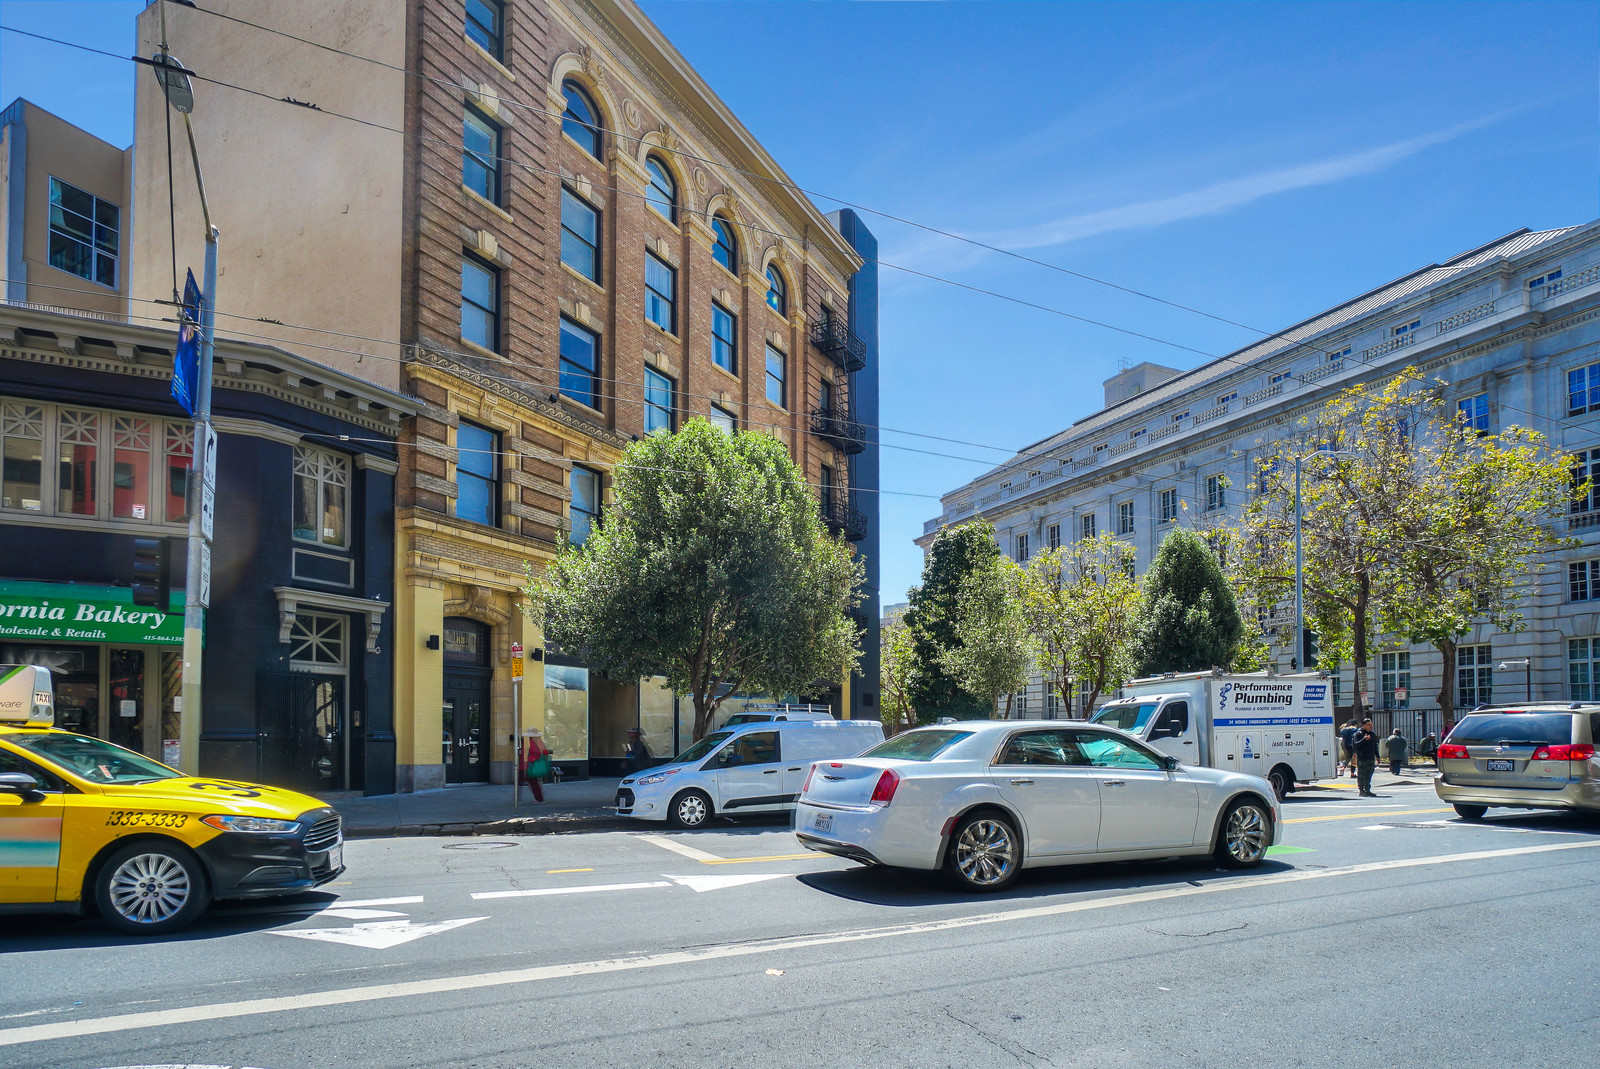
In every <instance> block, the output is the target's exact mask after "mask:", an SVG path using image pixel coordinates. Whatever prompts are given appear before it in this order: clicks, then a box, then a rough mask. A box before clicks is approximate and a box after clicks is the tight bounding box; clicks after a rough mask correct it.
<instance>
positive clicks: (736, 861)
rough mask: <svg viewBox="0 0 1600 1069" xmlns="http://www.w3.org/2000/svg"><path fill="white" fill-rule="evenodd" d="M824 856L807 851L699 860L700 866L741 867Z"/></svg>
mask: <svg viewBox="0 0 1600 1069" xmlns="http://www.w3.org/2000/svg"><path fill="white" fill-rule="evenodd" d="M826 856H827V855H826V854H818V853H814V852H812V851H807V852H806V853H804V854H773V855H772V856H770V857H719V858H717V859H716V860H715V861H712V860H711V859H710V858H705V859H702V860H701V862H700V864H702V865H743V864H745V863H747V862H751V861H800V860H802V859H804V858H808V857H815V858H822V857H826Z"/></svg>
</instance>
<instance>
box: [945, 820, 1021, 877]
mask: <svg viewBox="0 0 1600 1069" xmlns="http://www.w3.org/2000/svg"><path fill="white" fill-rule="evenodd" d="M1016 867H1017V843H1016V839H1015V838H1014V837H1013V836H1012V834H1011V829H1010V828H1008V827H1006V826H1005V825H1004V824H1002V823H1001V822H1000V821H998V820H975V821H973V822H972V823H971V824H968V825H967V826H966V827H965V828H963V829H962V830H961V835H960V836H959V837H957V839H956V868H957V869H958V870H959V871H960V873H961V877H962V879H964V880H966V881H967V882H968V883H972V884H977V885H978V886H981V887H987V886H990V885H991V884H996V883H999V882H1001V881H1002V880H1004V879H1005V878H1006V877H1008V876H1010V875H1011V871H1012V870H1013V869H1014V868H1016Z"/></svg>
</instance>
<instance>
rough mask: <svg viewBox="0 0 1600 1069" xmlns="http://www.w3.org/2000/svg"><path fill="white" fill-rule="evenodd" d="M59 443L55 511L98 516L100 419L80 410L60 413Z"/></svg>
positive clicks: (93, 414) (66, 410)
mask: <svg viewBox="0 0 1600 1069" xmlns="http://www.w3.org/2000/svg"><path fill="white" fill-rule="evenodd" d="M57 434H58V437H57V440H56V448H57V455H56V468H57V472H58V482H57V487H58V490H59V494H58V497H57V499H56V511H58V512H60V513H64V514H67V515H72V516H93V515H95V513H96V503H95V502H96V497H95V460H96V459H97V457H98V455H99V451H100V416H99V414H98V413H96V412H83V411H79V410H77V409H71V408H64V409H62V410H61V421H60V426H59V428H58V432H57Z"/></svg>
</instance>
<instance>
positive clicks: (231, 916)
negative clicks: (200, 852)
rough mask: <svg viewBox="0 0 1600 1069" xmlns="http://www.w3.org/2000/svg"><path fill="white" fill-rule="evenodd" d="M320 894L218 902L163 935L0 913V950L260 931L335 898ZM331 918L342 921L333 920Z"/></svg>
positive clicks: (95, 921)
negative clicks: (193, 920)
mask: <svg viewBox="0 0 1600 1069" xmlns="http://www.w3.org/2000/svg"><path fill="white" fill-rule="evenodd" d="M338 901H339V900H338V899H337V898H335V897H332V896H330V895H326V894H320V893H316V894H303V895H293V896H289V897H285V898H275V899H265V900H262V901H257V902H223V903H220V904H218V905H215V906H212V907H211V908H210V909H208V910H207V911H206V912H204V913H202V914H201V915H200V917H199V919H197V920H196V921H195V922H194V923H193V924H192V925H190V926H189V927H187V928H185V929H183V930H182V931H181V932H173V933H172V934H171V935H165V936H148V935H123V934H122V933H121V932H118V931H116V930H114V929H113V928H111V927H110V926H109V925H107V924H105V923H104V922H103V921H101V920H100V918H99V917H98V916H94V915H89V916H84V917H73V916H68V915H65V914H60V913H44V914H39V915H37V916H29V915H25V914H19V915H15V916H7V917H0V947H3V948H4V953H13V952H16V951H25V950H82V949H86V948H93V947H131V946H152V945H155V944H160V943H195V942H203V941H205V940H207V939H220V938H224V937H226V936H231V935H241V934H244V933H246V932H262V931H267V930H269V929H272V928H277V927H279V926H281V925H284V924H289V923H291V922H293V921H297V920H303V919H304V918H306V917H309V916H310V915H311V914H313V913H316V912H317V911H318V910H321V909H326V908H328V907H330V906H335V905H337V904H338ZM333 923H336V924H337V923H343V922H339V921H334V922H333Z"/></svg>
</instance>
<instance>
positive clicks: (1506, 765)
mask: <svg viewBox="0 0 1600 1069" xmlns="http://www.w3.org/2000/svg"><path fill="white" fill-rule="evenodd" d="M1516 770H1517V763H1516V762H1515V761H1490V762H1489V771H1490V772H1515V771H1516Z"/></svg>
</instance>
